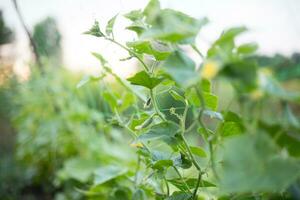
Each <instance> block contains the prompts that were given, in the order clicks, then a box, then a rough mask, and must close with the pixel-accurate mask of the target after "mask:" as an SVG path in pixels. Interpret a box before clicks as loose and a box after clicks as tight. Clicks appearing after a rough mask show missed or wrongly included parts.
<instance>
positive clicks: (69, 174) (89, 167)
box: [58, 158, 99, 183]
mask: <svg viewBox="0 0 300 200" xmlns="http://www.w3.org/2000/svg"><path fill="white" fill-rule="evenodd" d="M98 167H99V163H98V162H96V161H95V160H86V159H81V158H71V159H68V160H66V161H65V163H64V167H63V169H62V170H60V171H59V172H58V176H59V177H61V178H62V179H69V178H72V179H75V180H77V181H80V182H82V183H85V182H87V181H88V180H89V179H90V178H91V176H92V174H93V172H94V171H95V170H96V169H97V168H98Z"/></svg>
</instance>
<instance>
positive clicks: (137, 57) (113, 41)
mask: <svg viewBox="0 0 300 200" xmlns="http://www.w3.org/2000/svg"><path fill="white" fill-rule="evenodd" d="M105 39H106V40H108V41H110V42H112V43H114V44H116V45H118V46H119V47H121V48H123V49H124V50H126V51H128V53H129V54H131V55H132V56H134V57H135V58H136V59H138V60H139V61H140V63H141V64H142V65H143V67H144V69H145V70H146V71H147V72H149V68H148V66H147V65H146V63H145V62H144V61H143V60H142V59H141V58H140V57H139V56H138V55H137V54H136V53H135V52H134V51H132V50H131V49H129V48H127V47H126V46H124V45H123V44H121V43H119V42H117V41H116V40H114V39H111V38H108V37H105Z"/></svg>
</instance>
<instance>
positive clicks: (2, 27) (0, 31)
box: [0, 10, 14, 45]
mask: <svg viewBox="0 0 300 200" xmlns="http://www.w3.org/2000/svg"><path fill="white" fill-rule="evenodd" d="M13 39H14V34H13V32H12V30H11V29H9V28H8V27H7V26H6V24H5V22H4V18H3V14H2V10H0V45H3V44H7V43H10V42H12V40H13Z"/></svg>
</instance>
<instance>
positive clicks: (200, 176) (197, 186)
mask: <svg viewBox="0 0 300 200" xmlns="http://www.w3.org/2000/svg"><path fill="white" fill-rule="evenodd" d="M201 178H202V173H199V175H198V179H197V184H196V188H195V190H194V192H193V199H196V195H197V191H198V188H199V186H200V182H201Z"/></svg>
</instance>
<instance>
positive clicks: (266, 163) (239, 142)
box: [218, 133, 300, 193]
mask: <svg viewBox="0 0 300 200" xmlns="http://www.w3.org/2000/svg"><path fill="white" fill-rule="evenodd" d="M222 146H223V147H224V148H221V149H220V151H222V153H223V155H224V156H223V157H222V163H223V164H222V168H220V169H219V170H220V171H219V172H218V174H219V176H220V188H221V190H222V191H223V192H230V193H235V192H236V193H247V192H249V193H250V192H281V191H283V190H285V189H286V188H287V187H288V186H290V185H291V184H292V183H293V182H294V181H296V180H297V178H299V176H300V168H299V164H300V163H299V161H297V160H294V159H292V158H289V157H287V156H285V155H282V154H280V152H279V149H278V148H277V146H276V145H275V144H274V143H273V140H272V138H270V137H268V136H267V135H266V134H263V133H256V134H251V135H249V134H244V135H239V136H237V137H233V138H231V139H228V140H226V141H225V143H224V145H222ZM219 153H220V152H219ZM233 186H234V187H233Z"/></svg>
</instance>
